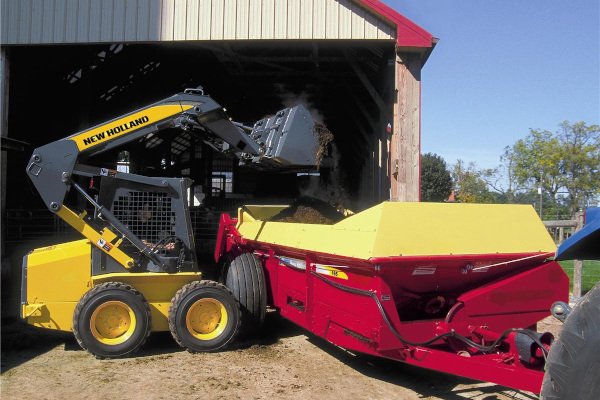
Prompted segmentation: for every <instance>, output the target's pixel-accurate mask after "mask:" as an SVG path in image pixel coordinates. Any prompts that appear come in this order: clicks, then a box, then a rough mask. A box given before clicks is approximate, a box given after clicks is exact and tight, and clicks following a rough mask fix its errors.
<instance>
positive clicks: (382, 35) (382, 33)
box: [377, 20, 395, 39]
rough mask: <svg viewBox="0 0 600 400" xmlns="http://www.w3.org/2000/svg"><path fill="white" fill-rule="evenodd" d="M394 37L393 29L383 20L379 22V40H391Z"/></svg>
mask: <svg viewBox="0 0 600 400" xmlns="http://www.w3.org/2000/svg"><path fill="white" fill-rule="evenodd" d="M392 35H393V34H392V28H391V27H390V26H389V25H387V24H386V23H384V22H383V21H382V20H377V38H378V39H391V38H392ZM393 36H395V35H393Z"/></svg>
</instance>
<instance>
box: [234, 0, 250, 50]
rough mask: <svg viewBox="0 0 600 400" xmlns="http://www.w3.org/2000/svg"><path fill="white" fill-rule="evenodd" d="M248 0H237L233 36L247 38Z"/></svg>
mask: <svg viewBox="0 0 600 400" xmlns="http://www.w3.org/2000/svg"><path fill="white" fill-rule="evenodd" d="M249 4H250V2H249V0H237V7H236V10H235V20H236V21H235V38H236V39H238V40H239V39H248V15H249V14H248V13H249V11H248V7H249Z"/></svg>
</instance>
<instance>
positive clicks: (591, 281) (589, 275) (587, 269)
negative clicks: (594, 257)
mask: <svg viewBox="0 0 600 400" xmlns="http://www.w3.org/2000/svg"><path fill="white" fill-rule="evenodd" d="M559 264H560V266H561V267H562V268H563V269H564V270H565V272H566V273H567V275H568V276H569V279H570V280H571V291H573V264H574V261H572V260H569V261H560V262H559ZM581 275H582V277H581V294H582V295H584V294H585V293H587V292H588V291H589V290H591V289H592V288H593V287H594V285H595V284H596V283H598V281H600V261H584V262H583V268H582V274H581Z"/></svg>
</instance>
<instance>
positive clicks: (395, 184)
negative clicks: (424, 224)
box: [390, 53, 423, 201]
mask: <svg viewBox="0 0 600 400" xmlns="http://www.w3.org/2000/svg"><path fill="white" fill-rule="evenodd" d="M422 66H423V64H422V60H421V55H420V54H409V53H398V54H397V55H396V72H395V81H396V83H395V85H396V100H395V104H394V123H393V132H392V138H391V143H390V160H391V176H390V181H391V182H390V183H391V196H390V197H391V199H392V200H393V201H419V200H420V179H421V68H422Z"/></svg>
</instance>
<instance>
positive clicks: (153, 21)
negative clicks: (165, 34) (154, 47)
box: [148, 0, 162, 41]
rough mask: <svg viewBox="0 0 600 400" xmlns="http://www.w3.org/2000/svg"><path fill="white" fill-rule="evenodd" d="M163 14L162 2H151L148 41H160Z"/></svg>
mask: <svg viewBox="0 0 600 400" xmlns="http://www.w3.org/2000/svg"><path fill="white" fill-rule="evenodd" d="M161 12H162V1H161V0H150V10H148V40H151V41H158V40H160V32H161V30H162V20H161V15H160V13H161Z"/></svg>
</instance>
